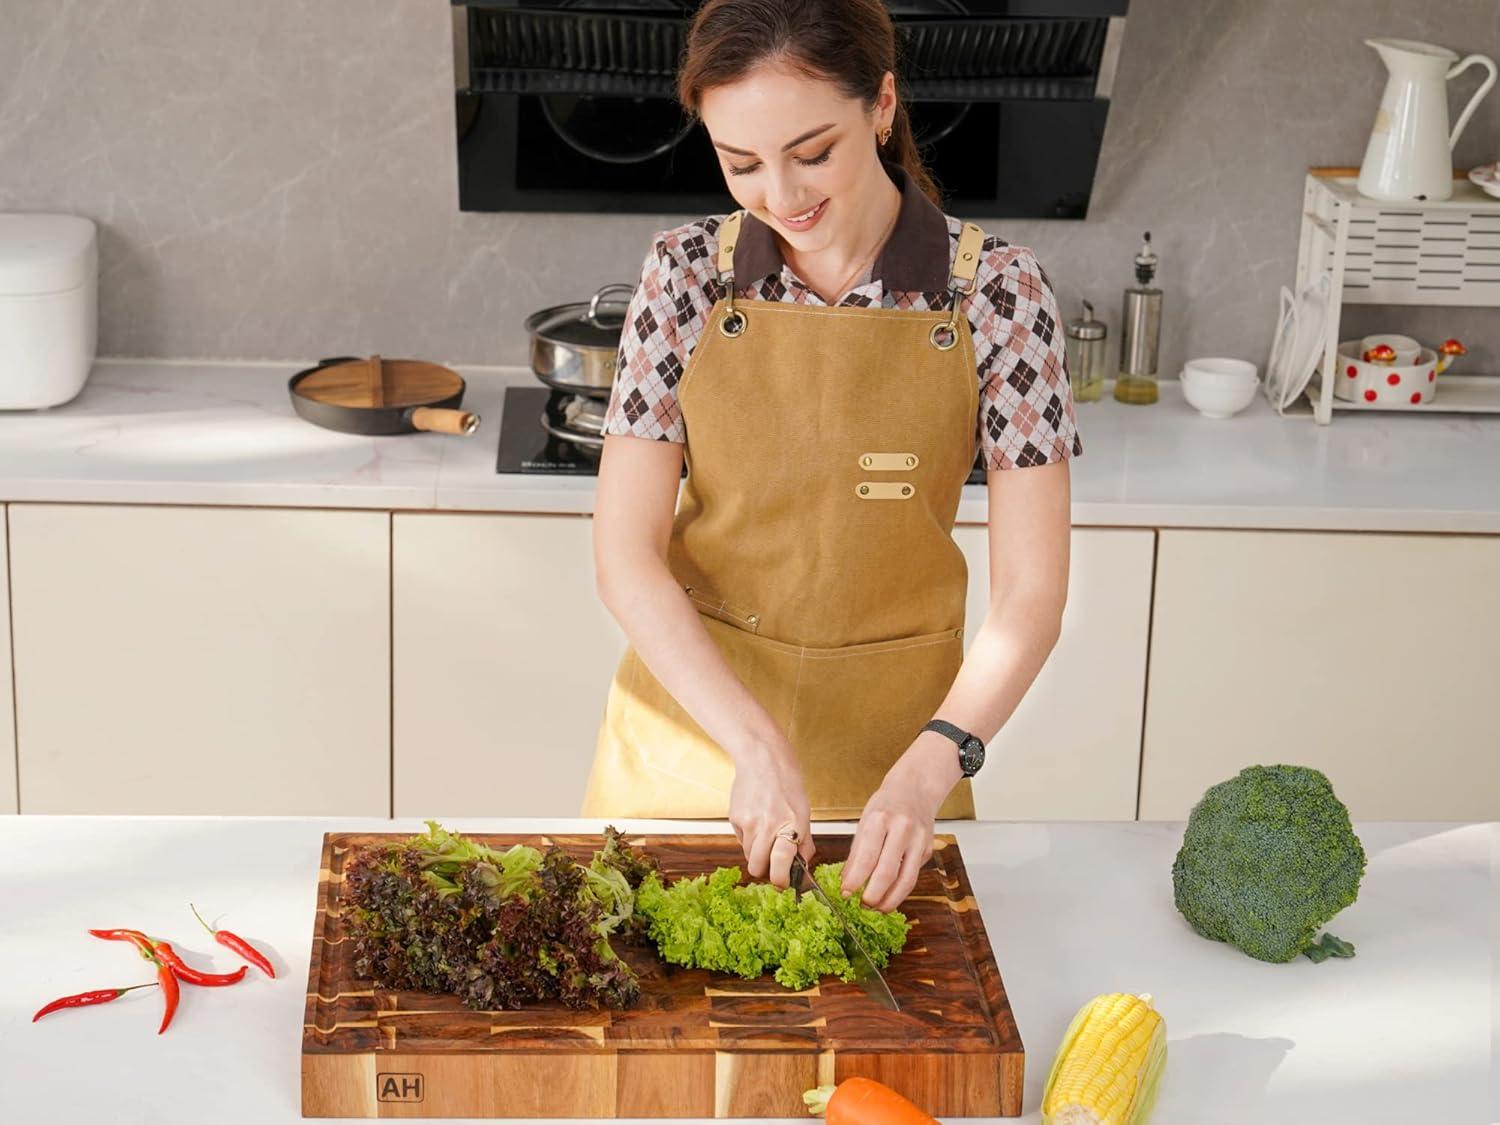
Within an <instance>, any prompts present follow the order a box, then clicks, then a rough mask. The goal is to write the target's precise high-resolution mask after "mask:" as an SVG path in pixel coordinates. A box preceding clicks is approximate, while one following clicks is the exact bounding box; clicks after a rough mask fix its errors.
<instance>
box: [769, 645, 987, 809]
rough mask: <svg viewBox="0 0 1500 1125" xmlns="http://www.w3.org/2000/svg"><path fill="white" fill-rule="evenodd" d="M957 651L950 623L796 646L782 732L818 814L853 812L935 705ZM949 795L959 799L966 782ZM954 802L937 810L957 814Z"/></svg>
mask: <svg viewBox="0 0 1500 1125" xmlns="http://www.w3.org/2000/svg"><path fill="white" fill-rule="evenodd" d="M963 655H964V654H963V631H962V630H961V629H958V628H953V629H944V630H942V631H941V632H937V633H925V634H922V635H919V636H913V637H901V638H897V639H895V640H889V641H873V642H869V643H866V644H857V645H846V646H843V647H840V648H808V649H804V650H803V652H802V667H801V672H800V676H799V681H798V685H797V694H796V702H795V708H794V711H793V722H792V728H791V731H790V732H789V737H790V738H791V740H792V744H793V745H794V746H795V747H796V748H797V752H798V754H799V755H800V757H801V759H802V770H803V776H804V779H805V781H806V785H807V795H808V800H809V801H810V803H811V804H812V806H813V808H814V809H815V810H818V811H820V812H821V813H822V814H823V817H824V818H825V819H833V818H850V819H852V818H855V817H858V815H859V813H860V811H861V810H862V809H863V808H864V806H865V802H866V801H868V800H869V799H870V797H871V796H873V795H874V793H875V790H877V789H878V788H880V784H881V782H882V781H884V780H885V775H886V771H887V770H889V769H890V767H891V766H892V765H893V764H894V763H895V761H896V759H898V758H899V757H900V756H901V755H902V754H903V753H905V752H906V749H907V748H908V747H909V746H910V745H911V744H912V740H913V739H915V738H916V737H917V734H918V733H919V732H920V731H921V729H922V727H923V725H925V724H926V723H927V721H928V720H929V719H931V718H932V717H933V715H934V714H936V712H937V709H938V708H939V707H940V706H941V705H942V702H943V699H944V697H945V696H947V694H948V689H949V688H950V687H952V685H953V679H954V677H955V676H957V675H958V669H959V666H960V665H961V664H962V663H963ZM954 793H955V797H957V798H959V800H958V802H957V804H962V803H963V798H964V797H966V795H967V786H965V787H964V793H963V794H960V793H959V790H957V789H955V791H954ZM954 807H955V800H954V799H952V798H950V800H949V801H948V802H945V805H944V813H945V815H949V816H951V815H965V814H964V813H963V812H962V811H959V812H957V813H955V812H954V811H953V809H954Z"/></svg>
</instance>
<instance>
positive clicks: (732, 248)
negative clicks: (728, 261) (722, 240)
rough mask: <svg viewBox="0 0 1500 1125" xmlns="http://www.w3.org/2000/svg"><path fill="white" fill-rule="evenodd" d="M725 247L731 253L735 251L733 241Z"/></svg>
mask: <svg viewBox="0 0 1500 1125" xmlns="http://www.w3.org/2000/svg"><path fill="white" fill-rule="evenodd" d="M724 249H725V250H727V251H729V253H731V254H733V253H734V243H732V242H731V243H730V244H729V245H728V246H726V247H724Z"/></svg>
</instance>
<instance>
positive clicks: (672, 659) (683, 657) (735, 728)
mask: <svg viewBox="0 0 1500 1125" xmlns="http://www.w3.org/2000/svg"><path fill="white" fill-rule="evenodd" d="M599 594H600V597H601V598H602V599H603V601H604V604H605V607H606V608H607V609H608V610H609V611H610V613H611V614H612V615H613V616H614V618H615V620H616V621H617V622H619V625H620V628H621V629H622V630H623V631H624V633H625V636H626V638H627V639H628V640H629V641H630V644H631V646H632V647H633V648H634V649H635V651H636V654H637V655H638V656H639V657H640V658H641V661H642V662H643V663H644V664H645V665H646V667H647V668H648V669H649V670H650V672H651V674H652V675H653V676H655V677H656V678H657V679H658V680H659V681H660V682H661V685H662V687H664V688H666V690H667V692H668V693H669V694H670V695H671V696H672V698H673V699H675V700H677V702H678V703H679V704H680V705H681V706H682V708H683V709H684V710H685V711H687V713H688V714H689V715H691V716H692V717H693V719H694V721H695V722H697V724H698V725H699V726H700V727H702V728H703V730H704V732H705V733H706V734H707V735H708V736H709V737H710V738H712V739H713V740H714V741H715V742H717V743H718V744H719V745H720V746H721V747H723V749H724V751H725V752H726V753H727V754H728V755H729V756H730V758H731V759H733V761H734V763H735V765H736V767H738V766H740V765H741V764H742V763H743V761H744V759H745V758H746V757H748V756H753V755H759V754H764V753H768V752H773V751H778V750H780V749H781V748H782V747H784V746H785V743H786V739H785V735H784V733H783V732H782V731H781V730H780V729H779V728H778V727H777V725H776V721H775V720H774V719H773V718H772V717H771V715H770V713H769V712H768V711H767V710H766V709H765V708H764V707H763V706H762V705H761V704H760V702H759V701H758V700H757V699H756V698H755V696H753V695H752V694H751V693H750V691H749V689H747V688H746V687H745V685H744V684H743V683H741V682H740V679H739V677H738V676H736V675H735V674H734V672H733V670H732V669H731V668H730V667H729V665H728V663H727V662H726V661H725V660H724V656H723V654H722V653H721V652H720V651H719V648H718V646H717V645H716V644H714V641H713V638H712V637H710V636H709V635H708V630H707V629H706V628H704V625H703V621H702V619H701V618H700V617H699V615H698V611H697V609H696V608H694V606H693V603H692V601H691V600H689V598H688V596H687V595H686V594H685V593H684V592H683V589H682V587H681V586H680V585H678V583H677V580H676V579H675V578H674V577H673V576H672V573H671V571H670V570H668V568H667V566H666V564H665V563H664V562H663V561H662V560H661V559H660V558H658V557H656V556H654V555H653V556H650V557H648V558H642V559H634V560H629V561H625V562H621V561H620V560H618V559H616V560H614V561H613V562H612V563H611V566H610V570H609V572H608V574H607V575H606V574H601V576H600V580H599Z"/></svg>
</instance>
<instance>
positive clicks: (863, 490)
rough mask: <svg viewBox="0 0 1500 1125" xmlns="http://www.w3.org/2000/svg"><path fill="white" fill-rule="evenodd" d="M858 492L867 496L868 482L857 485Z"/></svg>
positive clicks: (868, 491) (868, 492)
mask: <svg viewBox="0 0 1500 1125" xmlns="http://www.w3.org/2000/svg"><path fill="white" fill-rule="evenodd" d="M859 494H860V495H861V496H868V495H870V486H869V485H868V484H862V485H860V486H859Z"/></svg>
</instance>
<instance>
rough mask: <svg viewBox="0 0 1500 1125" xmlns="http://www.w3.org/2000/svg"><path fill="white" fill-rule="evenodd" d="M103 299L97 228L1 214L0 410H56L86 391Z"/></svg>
mask: <svg viewBox="0 0 1500 1125" xmlns="http://www.w3.org/2000/svg"><path fill="white" fill-rule="evenodd" d="M98 294H99V242H98V234H97V228H96V227H95V226H94V223H93V220H91V219H85V218H82V217H80V216H78V215H55V214H42V213H36V214H31V213H16V212H6V213H0V410H36V409H39V408H41V407H46V406H57V405H59V404H61V403H64V402H67V401H69V400H70V399H72V398H74V397H76V396H77V394H78V392H79V391H81V390H83V384H84V382H85V381H86V380H87V379H88V376H89V370H90V369H91V368H92V367H93V365H94V349H95V346H96V345H97V342H98V337H99V298H98Z"/></svg>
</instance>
